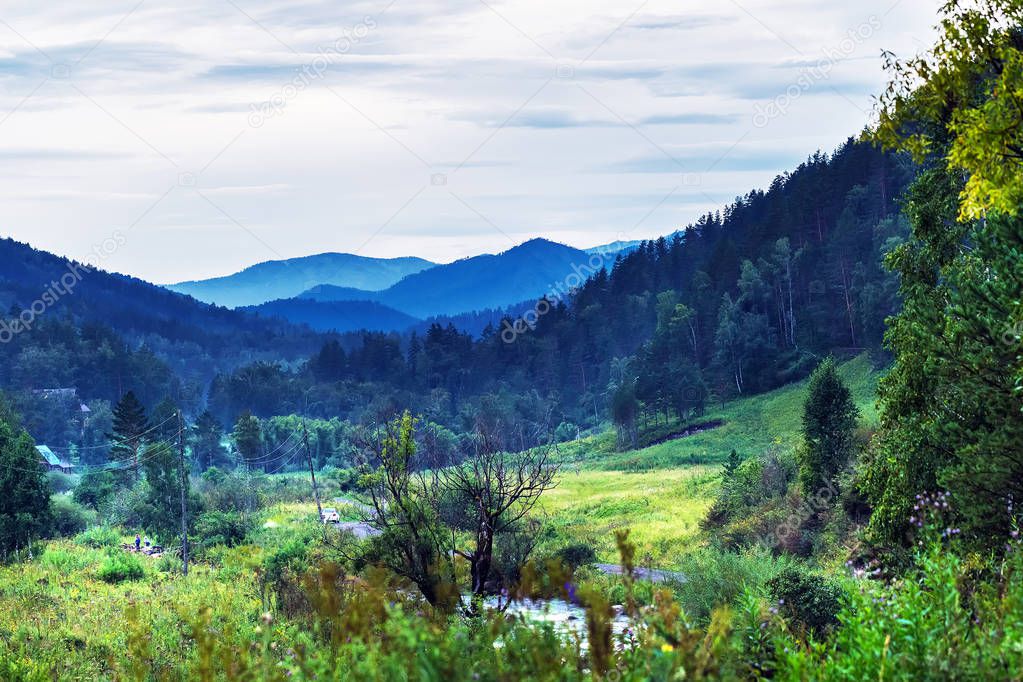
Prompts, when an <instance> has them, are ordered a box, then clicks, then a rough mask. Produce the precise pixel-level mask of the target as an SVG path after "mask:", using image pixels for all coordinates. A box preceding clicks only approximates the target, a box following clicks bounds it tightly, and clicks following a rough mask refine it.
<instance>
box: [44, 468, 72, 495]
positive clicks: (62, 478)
mask: <svg viewBox="0 0 1023 682" xmlns="http://www.w3.org/2000/svg"><path fill="white" fill-rule="evenodd" d="M46 478H48V479H50V489H51V490H52V491H53V492H55V493H66V492H68V491H69V490H73V489H74V487H75V477H74V476H72V475H70V474H65V473H64V472H63V471H51V472H49V473H48V474H46Z"/></svg>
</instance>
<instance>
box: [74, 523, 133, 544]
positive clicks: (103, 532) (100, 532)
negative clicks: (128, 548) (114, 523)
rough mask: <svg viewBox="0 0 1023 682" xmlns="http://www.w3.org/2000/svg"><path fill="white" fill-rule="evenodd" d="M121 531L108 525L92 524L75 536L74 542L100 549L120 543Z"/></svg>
mask: <svg viewBox="0 0 1023 682" xmlns="http://www.w3.org/2000/svg"><path fill="white" fill-rule="evenodd" d="M121 539H122V538H121V533H120V532H119V531H118V530H116V529H114V528H111V527H110V526H93V527H92V528H89V529H88V530H86V531H85V532H82V533H79V534H78V535H77V536H75V542H76V543H78V544H79V545H82V546H84V547H93V548H95V549H102V548H104V547H117V546H119V545H120V544H121Z"/></svg>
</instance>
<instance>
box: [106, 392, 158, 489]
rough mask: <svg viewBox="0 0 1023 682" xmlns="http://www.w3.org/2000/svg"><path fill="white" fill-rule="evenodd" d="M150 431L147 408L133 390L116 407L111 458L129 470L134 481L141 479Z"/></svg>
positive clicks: (110, 436)
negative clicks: (142, 457) (145, 447)
mask: <svg viewBox="0 0 1023 682" xmlns="http://www.w3.org/2000/svg"><path fill="white" fill-rule="evenodd" d="M148 431H149V420H148V419H146V410H145V408H144V407H143V406H142V403H140V402H139V400H138V398H136V397H135V394H134V393H133V392H132V391H128V392H127V393H125V394H124V397H123V398H121V399H120V400H119V401H118V403H117V405H116V406H115V407H114V431H113V433H110V434H107V438H109V439H110V460H111V462H113V463H116V464H117V465H119V467H120V468H121V469H122V470H124V471H127V472H129V474H130V477H131V480H132V482H137V481H138V480H139V460H140V457H141V455H142V449H143V446H144V444H145V438H146V436H147V435H148V433H147V432H148Z"/></svg>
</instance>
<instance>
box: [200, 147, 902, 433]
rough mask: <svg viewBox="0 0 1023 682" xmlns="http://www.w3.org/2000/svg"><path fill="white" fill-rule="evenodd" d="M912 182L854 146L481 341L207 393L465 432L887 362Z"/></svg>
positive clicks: (692, 409)
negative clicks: (498, 418) (868, 360)
mask: <svg viewBox="0 0 1023 682" xmlns="http://www.w3.org/2000/svg"><path fill="white" fill-rule="evenodd" d="M912 176H913V167H912V165H911V164H910V163H909V162H908V161H907V160H906V159H905V158H904V157H899V156H893V155H890V154H886V153H883V152H881V151H879V150H877V149H876V148H874V147H872V146H871V145H869V144H865V143H858V142H854V141H852V140H850V141H849V142H847V143H846V144H844V145H843V146H842V147H840V148H839V149H838V150H836V151H835V152H834V153H833V154H830V155H827V154H815V155H814V156H812V157H811V158H809V159H808V160H807V161H806V162H805V163H804V164H802V165H800V166H799V167H798V168H797V169H795V170H793V171H792V172H791V173H788V174H785V175H783V176H779V177H778V178H777V179H776V180H775V181H774V182H773V183H772V185H771V187H769V188H768V189H766V190H756V191H752V192H750V193H748V194H747V195H745V196H742V197H739V198H737V199H736V200H735V202H734V203H733V204H731V205H729V206H728V207H726V208H725V209H724V210H723V211H722V212H720V213H715V214H711V215H707V216H704V217H702V218H701V219H700V220H699V221H697V222H696V223H695V224H694V225H691V226H689V228H688V229H686V230H685V231H683V232H680V233H678V234H676V235H675V236H674V237H673V238H672V239H671V240H670V241H669V240H666V239H660V240H657V241H652V242H645V243H643V244H642V245H641V246H639V247H638V248H637V249H636V250H634V251H633V252H631V253H629V254H628V255H625V256H622V257H620V258H618V259H617V260H616V262H615V263H614V266H613V267H612V268H610V272H605V271H599V270H597V271H596V274H594V275H593V276H592V277H591V278H590V279H588V280H586V281H582V280H581V278H580V281H579V282H576V283H577V284H578V286H577V287H575V288H574V289H572V290H571V292H567V293H566V295H565V296H564V297H562V298H561V299H560V300H550V301H548V300H546V299H545V300H542V301H541V302H539V303H538V305H537V306H536V307H535V308H534V310H532V311H529V312H527V314H526V315H524V316H523V318H522V319H519V320H511V319H506V320H504V321H503V322H502V323H501V324H500V325H497V326H488V328H487V329H485V330H484V332H483V334H482V335H481V337H480V338H479V339H473V338H472V337H471V336H469V335H468V334H465V333H463V332H460V331H458V330H457V329H455V328H453V327H447V328H441V327H439V326H435V327H433V328H431V329H429V330H428V331H427V332H426V333H425V334H423V335H419V334H415V335H413V336H411V337H406V338H402V337H400V336H398V335H381V334H372V335H365V336H364V337H363V338H362V339H361V340H359V341H357V342H356V343H355V344H354V345H353V344H352V339H347V340H345V342H344V344H342V345H341V346H338V347H334V346H331V347H325V348H324V349H323V351H322V352H321V354H320V355H319V356H318V357H316V358H314V359H313V361H312V362H311V363H310V364H309V366H308V367H306V368H305V369H303V370H298V371H289V370H287V369H285V368H282V367H271V366H265V367H262V368H259V369H258V370H256V369H252V368H250V369H245V370H242V371H241V372H240V373H239V374H238V375H237V376H235V377H224V378H222V379H221V380H218V382H216V383H215V385H214V387H213V390H212V393H211V401H212V402H211V404H212V405H213V407H214V409H215V411H216V413H217V414H218V415H219V416H220V417H221V418H222V419H224V420H230V419H232V418H233V416H235V415H236V414H237V413H239V412H240V411H242V410H244V409H247V408H249V407H255V404H254V403H256V402H258V405H259V409H260V411H261V412H263V415H264V416H270V415H271V414H276V413H288V412H291V411H293V410H299V409H302V406H303V405H309V406H311V407H310V408H309V409H311V410H313V411H314V413H316V414H317V415H319V416H329V415H336V414H342V415H345V416H351V417H353V418H354V419H357V420H358V419H360V418H361V417H362V416H366V417H367V418H369V417H370V415H372V414H378V413H379V412H381V411H383V412H386V411H387V409H388V407H390V409H393V408H394V407H395V406H399V405H411V406H412V407H413V409H415V410H425V411H429V413H430V414H432V415H433V416H434V418H435V419H437V420H438V421H440V422H442V423H445V424H447V425H449V426H451V427H453V428H456V429H461V428H464V427H465V426H466V424H467V423H468V422H471V421H473V420H474V419H475V418H476V417H478V416H479V415H480V414H483V413H487V412H488V411H491V412H494V413H495V414H497V415H502V418H503V419H504V420H505V421H506V422H511V423H515V424H520V425H522V426H523V428H526V426H525V425H529V427H528V428H527V430H532V431H534V432H535V431H536V429H541V430H542V427H541V426H540V422H548V421H549V422H553V424H554V425H557V424H558V423H561V422H563V421H567V422H571V423H575V424H577V425H594V424H596V423H599V422H600V421H601V420H603V419H606V418H607V416H608V414H609V409H610V408H611V406H612V403H616V402H618V403H620V404H619V405H618V408H619V409H618V417H619V421H621V422H622V423H623V424H624V425H626V426H627V425H628V424H629V423H631V422H632V421H634V420H635V419H636V418H642V417H643V415H644V414H645V415H647V416H652V415H653V414H654V413H665V412H672V413H675V414H678V415H682V416H688V415H691V414H695V413H698V412H699V411H700V410H701V408H702V406H703V404H704V403H705V402H706V401H707V400H710V399H723V398H727V397H729V396H732V395H737V394H747V393H756V392H759V391H763V390H767V389H770V388H774V387H776V386H779V385H781V384H783V383H786V382H789V381H792V380H795V379H799V378H802V377H804V376H806V375H807V374H808V373H809V371H810V369H812V368H813V366H815V364H816V363H817V362H818V361H819V359H820V357H822V356H824V355H827V354H829V353H838V354H856V353H859V352H860V351H862V350H868V351H870V352H872V353H873V354H874V355H875V356H876V357H877V358H878V360H879V361H880V360H881V359H882V356H883V351H882V350H881V337H882V332H883V329H884V320H885V318H886V317H887V316H889V315H891V314H892V313H893V312H895V311H896V310H897V309H898V295H897V288H898V280H897V278H896V277H895V276H894V275H893V274H891V273H889V272H887V271H886V270H885V269H884V267H883V265H882V258H883V255H884V253H885V252H886V251H887V250H889V249H891V248H893V247H894V246H895V245H897V244H898V243H900V242H901V241H902V240H903V239H905V236H906V234H907V227H906V224H905V221H904V219H903V218H902V217H901V216H900V213H899V196H900V194H901V193H902V192H903V190H904V189H905V187H906V186H907V183H908V182H909V181H910V180H911V178H912ZM585 265H586V261H583V262H581V263H579V266H580V267H583V266H585ZM429 272H433V271H429ZM429 272H427V273H423V274H421V275H418V276H416V277H424V276H426V275H428V274H429ZM494 276H495V277H500V273H499V272H497V273H494ZM410 279H413V278H410ZM570 284H572V283H570ZM328 355H329V356H330V357H331V361H330V362H326V361H325V360H324V358H325V357H326V356H328ZM328 366H329V369H325V367H328ZM254 375H258V376H260V377H263V379H264V380H265V382H266V383H263V381H260V380H254V379H253V376H254ZM367 382H371V383H372V386H368V385H367ZM342 386H343V387H344V388H343V389H342V388H340V387H342ZM341 394H344V395H346V396H352V395H359V394H362V395H364V396H365V397H366V399H358V400H353V401H351V402H348V399H345V400H342V399H340V398H338V396H339V395H341ZM353 403H354V405H355V407H353ZM353 410H354V411H353Z"/></svg>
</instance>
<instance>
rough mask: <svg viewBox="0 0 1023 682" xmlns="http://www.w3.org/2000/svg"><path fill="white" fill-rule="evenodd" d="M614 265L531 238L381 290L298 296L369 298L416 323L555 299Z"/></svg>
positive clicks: (323, 290) (322, 290)
mask: <svg viewBox="0 0 1023 682" xmlns="http://www.w3.org/2000/svg"><path fill="white" fill-rule="evenodd" d="M613 262H614V260H613V254H608V255H602V254H597V253H594V254H588V253H586V252H585V251H581V250H579V249H576V248H573V247H571V246H565V245H564V244H558V243H557V242H552V241H548V240H546V239H532V240H530V241H528V242H525V243H523V244H520V245H518V246H516V247H513V248H511V249H509V250H507V251H504V252H502V253H498V254H484V255H481V256H472V257H470V258H464V259H462V260H458V261H455V262H454V263H448V264H446V265H438V266H436V267H433V268H430V269H428V270H424V271H422V272H418V273H416V274H413V275H409V276H408V277H405V278H404V279H402V280H401V281H400V282H398V283H397V284H395V285H394V286H391V287H389V288H387V289H385V290H383V291H376V292H370V291H363V290H358V289H352V288H350V287H334V286H331V285H322V286H316V287H313V288H312V289H310V290H308V291H305V292H303V293H302V294H301V295H300V296H299V298H304V299H311V300H315V301H320V302H325V301H344V300H347V301H367V300H371V301H376V302H378V303H382V304H384V305H386V306H388V307H390V308H393V309H395V310H399V311H401V312H403V313H405V314H407V315H411V316H413V317H417V318H420V319H425V318H428V317H437V316H455V315H461V314H463V313H469V312H473V311H483V310H488V309H505V308H507V307H508V306H509V305H513V304H517V303H520V302H521V301H527V300H536V299H539V298H541V297H543V296H545V295H549V296H551V297H553V298H558V297H560V296H563V295H564V294H566V293H567V292H568V291H569V290H571V289H572V288H573V287H576V286H579V285H580V284H582V283H583V282H584V281H585V280H586V279H587V278H589V277H590V276H591V275H593V274H596V272H597V271H599V270H600V269H601V268H604V267H609V266H610V265H612V264H613Z"/></svg>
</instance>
